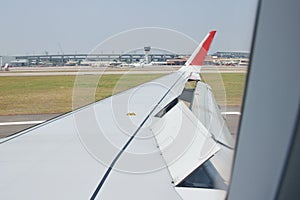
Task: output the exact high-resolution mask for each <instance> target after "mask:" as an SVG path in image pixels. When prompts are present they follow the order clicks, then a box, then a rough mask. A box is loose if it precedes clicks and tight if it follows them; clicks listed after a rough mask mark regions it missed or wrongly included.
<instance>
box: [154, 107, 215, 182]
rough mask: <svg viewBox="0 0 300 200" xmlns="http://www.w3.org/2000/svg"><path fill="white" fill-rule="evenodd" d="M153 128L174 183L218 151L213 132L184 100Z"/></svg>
mask: <svg viewBox="0 0 300 200" xmlns="http://www.w3.org/2000/svg"><path fill="white" fill-rule="evenodd" d="M152 131H153V133H154V135H155V138H156V140H157V143H158V145H159V148H160V150H161V152H162V155H163V157H164V159H165V161H166V164H167V167H168V169H169V171H170V173H171V176H172V179H173V182H174V183H175V185H177V184H179V183H180V182H181V181H182V180H183V179H184V178H185V177H187V176H188V175H189V174H190V173H192V172H193V171H194V170H195V169H196V168H197V167H199V166H200V165H201V164H203V163H204V162H205V161H206V160H208V159H209V158H210V157H212V156H213V155H214V154H215V153H216V152H217V151H218V150H219V146H218V145H217V143H216V142H215V141H214V140H213V139H212V138H211V135H210V133H209V132H208V131H207V130H206V128H205V127H204V126H203V125H202V124H201V123H200V122H199V120H197V118H196V117H195V116H194V115H193V113H192V112H191V111H190V110H189V109H188V108H187V107H186V105H185V104H184V103H182V102H180V103H178V104H177V105H176V106H175V107H174V108H173V109H172V110H170V111H169V112H168V113H167V114H166V115H165V116H164V117H163V118H161V120H160V121H158V122H157V123H156V124H155V125H154V126H153V127H152Z"/></svg>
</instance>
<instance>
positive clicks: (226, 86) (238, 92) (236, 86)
mask: <svg viewBox="0 0 300 200" xmlns="http://www.w3.org/2000/svg"><path fill="white" fill-rule="evenodd" d="M201 76H202V79H203V80H204V81H205V82H206V83H208V84H209V85H210V86H211V88H212V90H213V93H214V96H215V98H216V101H217V102H218V104H219V105H229V106H236V105H241V103H242V100H243V95H244V88H245V80H246V74H245V73H222V74H218V73H208V74H205V73H204V74H202V75H201Z"/></svg>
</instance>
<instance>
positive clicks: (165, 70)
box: [0, 66, 247, 77]
mask: <svg viewBox="0 0 300 200" xmlns="http://www.w3.org/2000/svg"><path fill="white" fill-rule="evenodd" d="M179 68H180V67H178V66H176V67H173V66H168V67H166V66H151V67H140V68H128V67H126V68H105V67H87V66H84V67H47V68H46V67H14V68H11V69H10V71H1V72H0V77H4V76H82V75H102V74H145V73H147V74H169V73H172V72H174V71H176V70H178V69H179ZM201 73H247V67H218V66H203V67H202V68H201Z"/></svg>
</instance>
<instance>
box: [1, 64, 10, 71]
mask: <svg viewBox="0 0 300 200" xmlns="http://www.w3.org/2000/svg"><path fill="white" fill-rule="evenodd" d="M2 70H4V71H9V64H8V63H6V64H5V65H3V66H1V71H2Z"/></svg>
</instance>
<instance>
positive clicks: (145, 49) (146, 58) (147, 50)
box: [144, 46, 151, 64]
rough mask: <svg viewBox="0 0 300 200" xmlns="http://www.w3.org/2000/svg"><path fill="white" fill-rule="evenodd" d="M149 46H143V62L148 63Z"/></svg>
mask: <svg viewBox="0 0 300 200" xmlns="http://www.w3.org/2000/svg"><path fill="white" fill-rule="evenodd" d="M150 50H151V47H149V46H148V47H144V51H145V63H146V64H149V63H150V58H149V53H150Z"/></svg>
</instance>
